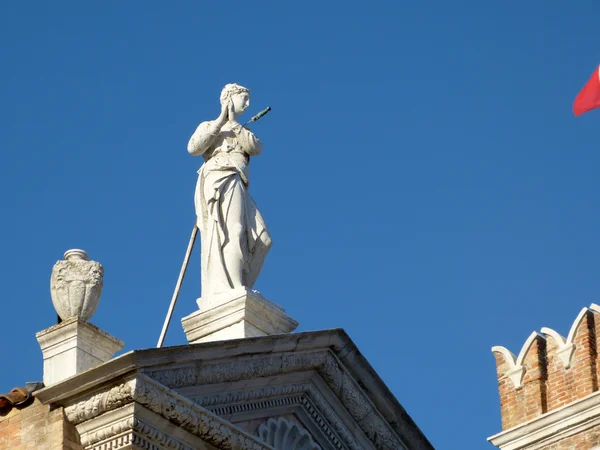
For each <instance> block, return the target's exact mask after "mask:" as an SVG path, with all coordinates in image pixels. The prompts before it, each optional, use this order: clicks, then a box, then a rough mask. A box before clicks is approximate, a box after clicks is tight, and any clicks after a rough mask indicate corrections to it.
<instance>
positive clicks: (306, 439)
mask: <svg viewBox="0 0 600 450" xmlns="http://www.w3.org/2000/svg"><path fill="white" fill-rule="evenodd" d="M258 435H259V436H260V438H261V439H262V440H263V441H264V442H265V443H267V444H269V445H270V446H271V447H273V448H274V449H275V450H321V447H319V445H318V444H316V443H315V442H314V441H313V438H312V436H311V435H310V434H309V433H308V431H306V430H305V429H303V428H300V427H299V426H298V424H296V423H294V422H292V421H290V420H287V419H284V418H283V417H279V418H277V419H274V418H271V419H269V420H267V421H266V422H264V423H263V424H261V426H260V427H259V428H258Z"/></svg>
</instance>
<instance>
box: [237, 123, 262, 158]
mask: <svg viewBox="0 0 600 450" xmlns="http://www.w3.org/2000/svg"><path fill="white" fill-rule="evenodd" d="M233 132H234V133H235V134H236V137H237V141H238V146H239V147H240V148H241V149H242V150H243V151H244V152H245V153H247V154H248V155H250V156H256V155H260V153H261V152H262V142H260V141H259V140H258V138H257V137H256V136H254V133H252V131H250V130H248V129H247V128H244V127H242V126H241V125H238V126H236V127H235V128H234V129H233Z"/></svg>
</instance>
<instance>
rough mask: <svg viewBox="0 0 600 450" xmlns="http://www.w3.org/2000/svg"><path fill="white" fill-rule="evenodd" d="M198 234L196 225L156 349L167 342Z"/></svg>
mask: <svg viewBox="0 0 600 450" xmlns="http://www.w3.org/2000/svg"><path fill="white" fill-rule="evenodd" d="M197 234H198V227H197V226H196V224H195V223H194V229H193V230H192V235H191V236H190V242H189V244H188V247H187V251H186V252H185V257H184V258H183V265H182V266H181V271H180V272H179V278H178V279H177V284H176V285H175V292H173V297H172V298H171V304H170V305H169V311H168V312H167V317H165V323H164V325H163V328H162V331H161V332H160V337H159V338H158V344H156V348H161V347H162V345H163V342H164V341H165V336H166V335H167V330H168V329H169V323H170V322H171V317H172V316H173V310H174V309H175V303H177V297H179V290H180V289H181V283H183V277H185V272H186V270H187V266H188V263H189V262H190V256H191V254H192V249H193V248H194V242H195V241H196V235H197Z"/></svg>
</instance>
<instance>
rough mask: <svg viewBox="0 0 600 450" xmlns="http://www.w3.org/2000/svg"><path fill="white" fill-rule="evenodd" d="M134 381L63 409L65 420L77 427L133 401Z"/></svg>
mask: <svg viewBox="0 0 600 450" xmlns="http://www.w3.org/2000/svg"><path fill="white" fill-rule="evenodd" d="M135 381H136V380H135V379H132V380H129V381H126V382H125V383H123V384H119V385H117V386H115V387H113V388H112V389H110V390H108V391H106V392H101V393H99V394H96V395H93V396H92V397H90V398H89V399H87V400H85V401H82V402H79V403H76V404H75V405H72V406H69V407H67V408H65V414H66V416H67V419H68V420H69V422H70V423H72V424H73V425H78V424H80V423H81V422H85V421H86V420H89V419H91V418H93V417H96V416H99V415H100V414H103V413H105V412H106V411H112V410H113V409H116V408H120V407H121V406H123V405H126V404H128V403H131V402H132V401H133V393H134V388H135Z"/></svg>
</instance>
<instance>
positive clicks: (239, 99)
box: [231, 92, 250, 115]
mask: <svg viewBox="0 0 600 450" xmlns="http://www.w3.org/2000/svg"><path fill="white" fill-rule="evenodd" d="M231 101H232V102H233V109H234V110H235V113H236V114H238V115H239V114H242V113H243V112H244V111H246V109H247V108H248V106H250V92H238V93H237V94H234V95H232V96H231Z"/></svg>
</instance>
